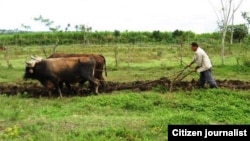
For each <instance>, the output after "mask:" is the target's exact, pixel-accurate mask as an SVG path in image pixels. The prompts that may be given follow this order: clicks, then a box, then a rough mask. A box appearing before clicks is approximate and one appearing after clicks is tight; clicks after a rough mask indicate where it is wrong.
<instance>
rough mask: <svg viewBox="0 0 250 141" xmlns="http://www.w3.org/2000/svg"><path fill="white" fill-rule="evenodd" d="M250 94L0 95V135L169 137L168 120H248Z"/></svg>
mask: <svg viewBox="0 0 250 141" xmlns="http://www.w3.org/2000/svg"><path fill="white" fill-rule="evenodd" d="M249 98H250V97H249V92H247V91H246V92H244V91H231V90H223V89H217V90H195V91H190V92H183V91H179V92H175V93H165V94H161V93H158V92H154V91H151V92H144V93H136V92H131V91H119V92H113V93H111V94H107V95H106V94H102V95H99V96H89V97H68V98H63V99H60V100H58V99H47V98H39V99H37V98H20V97H17V96H12V97H6V96H4V95H1V96H0V100H1V101H2V102H1V103H0V106H1V107H2V110H1V111H0V114H1V117H0V121H1V126H0V140H2V141H8V140H12V141H18V140H51V139H53V140H108V141H111V140H135V141H137V140H146V141H151V140H165V138H166V136H167V130H168V129H167V125H168V124H247V123H249V122H250V121H249V119H250V111H249V108H248V107H249V106H250V105H249V102H248V101H249V100H250V99H249ZM211 105H213V106H211ZM34 107H35V108H34ZM17 110H18V111H20V112H19V113H18V117H16V120H11V119H12V118H13V117H14V116H15V115H16V111H17Z"/></svg>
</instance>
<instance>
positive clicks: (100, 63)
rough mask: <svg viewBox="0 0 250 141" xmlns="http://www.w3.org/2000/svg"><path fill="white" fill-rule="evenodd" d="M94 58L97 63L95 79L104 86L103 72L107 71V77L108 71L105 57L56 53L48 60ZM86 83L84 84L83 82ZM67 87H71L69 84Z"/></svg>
mask: <svg viewBox="0 0 250 141" xmlns="http://www.w3.org/2000/svg"><path fill="white" fill-rule="evenodd" d="M90 56H91V57H93V58H94V59H95V61H96V67H95V74H94V76H95V78H96V79H98V80H99V82H100V83H101V86H102V87H103V86H104V82H105V80H104V78H103V76H102V73H103V70H105V76H107V69H106V60H105V57H104V56H103V55H99V54H64V53H54V54H52V55H50V56H49V57H48V58H60V57H90ZM81 83H84V82H81ZM66 85H67V87H70V86H69V84H67V83H66Z"/></svg>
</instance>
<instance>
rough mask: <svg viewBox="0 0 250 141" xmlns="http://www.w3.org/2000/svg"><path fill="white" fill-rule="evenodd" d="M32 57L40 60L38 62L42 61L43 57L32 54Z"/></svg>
mask: <svg viewBox="0 0 250 141" xmlns="http://www.w3.org/2000/svg"><path fill="white" fill-rule="evenodd" d="M30 58H31V59H33V60H35V61H38V62H40V61H42V57H39V56H37V55H35V56H33V55H32V56H30Z"/></svg>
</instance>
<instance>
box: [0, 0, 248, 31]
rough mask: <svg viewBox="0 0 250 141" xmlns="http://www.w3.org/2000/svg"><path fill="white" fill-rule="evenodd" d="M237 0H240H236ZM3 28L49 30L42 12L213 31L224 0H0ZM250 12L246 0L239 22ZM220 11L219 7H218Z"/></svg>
mask: <svg viewBox="0 0 250 141" xmlns="http://www.w3.org/2000/svg"><path fill="white" fill-rule="evenodd" d="M233 1H235V4H237V3H238V1H240V0H233ZM0 6H1V9H0V18H1V20H0V29H16V28H18V29H21V24H24V25H29V26H31V30H33V31H37V30H45V29H47V28H45V26H44V25H42V24H40V23H39V22H37V21H34V20H33V18H35V17H39V15H42V16H43V17H44V18H48V19H50V20H52V21H54V25H55V26H56V25H61V27H62V28H61V29H64V28H65V27H66V26H67V24H70V25H71V29H72V30H73V29H74V26H75V25H79V24H85V25H87V26H90V27H92V30H93V31H95V30H98V31H114V30H119V31H125V30H128V31H153V30H160V31H174V30H176V29H179V30H184V31H189V30H190V31H193V32H195V33H209V32H214V31H216V30H217V23H216V22H217V20H218V18H217V17H216V14H215V13H216V12H215V11H214V9H213V7H215V9H217V10H218V9H219V8H220V7H221V5H220V0H0ZM242 11H244V12H250V0H243V3H242V4H241V6H240V8H239V9H238V11H237V12H236V15H235V24H240V23H243V22H245V20H244V19H243V18H242V16H241V12H242ZM217 12H218V11H217Z"/></svg>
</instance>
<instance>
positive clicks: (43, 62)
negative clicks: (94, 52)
mask: <svg viewBox="0 0 250 141" xmlns="http://www.w3.org/2000/svg"><path fill="white" fill-rule="evenodd" d="M95 65H96V61H95V59H93V58H92V57H71V58H50V59H41V58H37V59H34V58H33V60H31V61H27V62H26V68H25V74H24V79H36V80H38V81H40V83H41V84H42V85H44V86H45V87H46V88H48V89H51V88H56V90H57V92H58V93H59V94H60V97H62V92H61V88H60V83H62V82H66V83H77V82H80V81H83V80H84V81H89V83H90V84H91V86H92V87H93V88H94V89H93V91H94V93H95V94H97V93H98V86H99V82H98V80H97V79H95V78H94V70H95ZM50 95H51V92H50Z"/></svg>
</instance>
